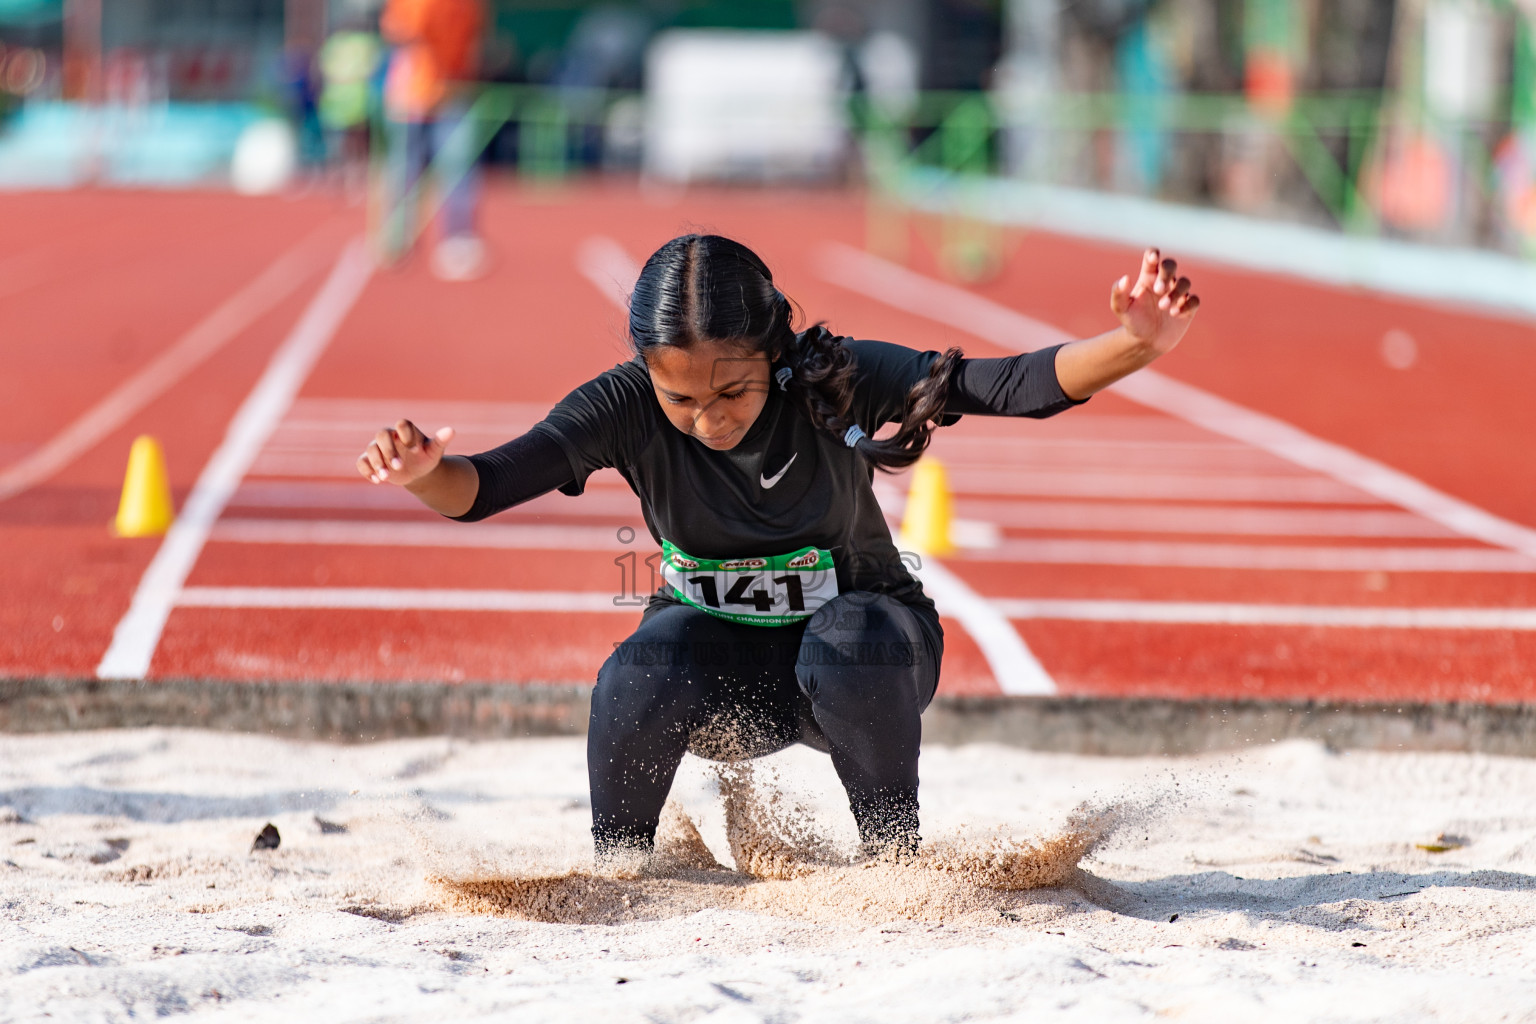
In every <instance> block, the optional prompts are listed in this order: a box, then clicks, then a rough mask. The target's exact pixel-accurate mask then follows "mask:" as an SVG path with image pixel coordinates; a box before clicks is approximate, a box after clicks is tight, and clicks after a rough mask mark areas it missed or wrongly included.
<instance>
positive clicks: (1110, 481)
mask: <svg viewBox="0 0 1536 1024" xmlns="http://www.w3.org/2000/svg"><path fill="white" fill-rule="evenodd" d="M1143 372H1145V371H1143ZM946 465H947V464H946ZM947 475H948V477H949V485H950V489H951V490H952V491H954V492H955V493H956V494H979V495H989V496H990V495H1001V494H1033V495H1039V496H1041V497H1063V498H1169V499H1174V500H1187V501H1201V500H1204V501H1269V502H1279V503H1286V504H1296V505H1376V504H1380V500H1379V499H1378V498H1377V497H1376V496H1375V495H1371V494H1366V493H1365V492H1364V491H1359V490H1355V489H1354V488H1351V487H1348V486H1346V485H1344V484H1342V483H1340V482H1339V481H1337V480H1330V479H1328V478H1327V477H1324V476H1317V475H1315V474H1312V475H1308V476H1288V477H1284V476H1259V477H1252V476H1175V475H1171V474H1164V473H1105V472H1094V471H1091V470H1090V471H1083V472H1071V471H1063V470H1041V471H1039V472H1026V471H1020V470H1019V469H1018V468H1017V467H1013V466H1009V467H999V468H998V469H996V470H978V469H976V468H974V467H971V466H966V465H964V464H962V465H959V466H954V467H950V468H949V473H948V474H947Z"/></svg>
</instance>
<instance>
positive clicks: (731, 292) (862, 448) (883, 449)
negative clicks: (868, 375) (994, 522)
mask: <svg viewBox="0 0 1536 1024" xmlns="http://www.w3.org/2000/svg"><path fill="white" fill-rule="evenodd" d="M793 321H794V310H793V307H792V306H791V305H790V301H789V299H788V298H786V297H785V295H784V293H783V292H781V291H779V289H778V288H776V287H775V286H774V283H773V274H772V272H770V271H769V269H768V267H767V265H766V264H764V263H763V261H762V260H761V259H759V258H758V255H757V254H756V253H755V252H753V251H752V250H751V249H748V248H747V247H746V246H744V245H742V244H741V243H740V242H735V241H732V240H731V239H729V238H722V237H721V236H720V235H683V236H681V237H680V238H674V239H672V241H670V242H668V243H667V244H666V245H663V246H662V247H661V248H660V249H657V250H656V252H655V253H653V254H652V255H651V258H650V259H648V260H646V261H645V267H644V268H643V269H642V270H641V271H640V279H639V280H638V281H636V282H635V290H634V294H632V295H631V296H630V299H629V340H630V344H631V345H632V346H633V347H634V350H635V352H636V353H638V354H639V355H641V356H644V355H645V354H646V353H648V352H650V351H651V350H652V349H654V348H656V347H657V346H660V345H673V346H676V347H678V348H690V347H692V346H693V345H694V344H695V343H696V342H699V341H722V342H732V343H735V344H738V345H741V346H743V347H745V348H748V349H750V350H751V351H754V352H762V353H764V354H765V355H767V356H768V358H769V360H770V361H771V362H781V363H783V364H784V365H785V366H788V367H789V368H790V369H792V370H793V371H794V375H793V376H791V377H790V378H789V381H788V387H787V391H788V393H789V396H790V398H791V399H793V400H794V401H796V402H798V403H799V404H800V406H801V408H802V409H804V410H805V413H806V415H807V416H809V417H810V419H811V422H812V423H814V424H815V425H816V427H817V428H818V429H821V430H825V431H827V432H828V433H830V434H834V435H836V436H837V437H838V438H839V439H842V438H844V437H845V436H846V435H847V432H848V428H849V427H852V426H853V425H854V422H853V418H852V416H851V415H850V413H849V410H850V407H851V406H852V404H853V370H854V366H853V353H852V352H851V351H849V350H848V348H847V346H845V345H844V344H843V339H842V338H840V337H838V336H837V335H835V334H833V333H832V332H831V331H829V330H827V329H826V328H825V327H823V326H822V325H821V324H816V325H815V326H813V327H811V328H809V329H807V330H805V331H802V332H798V333H797V332H796V331H795V329H794V323H793ZM960 357H961V352H960V350H959V349H957V348H952V349H950V350H949V351H947V352H945V353H944V354H943V355H941V356H940V357H939V358H938V359H936V360H934V362H933V365H932V366H931V367H929V370H928V376H926V377H924V378H923V379H922V380H920V381H918V382H917V383H916V384H914V385H913V386H912V388H911V390H910V391H908V392H907V401H906V407H905V411H904V414H903V416H902V419H901V425H900V427H899V428H898V429H897V431H896V433H895V434H894V435H892V436H891V437H887V438H883V439H881V440H878V441H877V440H875V439H874V438H872V437H863V438H860V439H858V440H857V441H856V442H855V444H854V448H855V449H856V450H857V451H858V452H859V454H860V455H862V456H864V458H866V459H868V460H869V462H870V463H871V464H872V465H874V466H876V467H878V468H880V469H883V470H886V471H887V472H893V471H895V470H898V469H905V468H906V467H907V466H910V465H912V463H914V462H916V461H917V460H918V457H919V456H921V455H922V454H923V452H924V450H926V449H927V447H928V442H929V441H930V440H931V439H932V437H933V428H934V426H935V424H936V422H937V420H938V418H939V417H940V416H941V415H942V414H943V412H944V403H945V401H946V400H947V399H948V397H949V381H950V377H951V376H952V375H953V373H954V371H955V368H956V367H957V366H958V365H959V363H960ZM874 426H879V424H875V425H874Z"/></svg>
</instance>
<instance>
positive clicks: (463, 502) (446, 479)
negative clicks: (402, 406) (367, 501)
mask: <svg viewBox="0 0 1536 1024" xmlns="http://www.w3.org/2000/svg"><path fill="white" fill-rule="evenodd" d="M452 440H453V428H452V427H444V428H442V429H441V430H439V431H438V432H437V434H436V435H435V436H431V435H428V434H426V433H424V432H423V431H422V430H421V428H420V427H418V426H416V424H414V423H412V422H411V421H410V420H401V421H399V422H398V423H396V424H395V425H394V426H393V427H385V428H384V429H383V430H380V431H379V432H378V433H377V434H375V435H374V436H373V440H372V441H371V442H369V444H368V450H367V451H365V452H363V454H361V455H359V456H358V457H357V471H358V472H359V473H361V474H362V475H363V476H364V477H365V478H367V479H368V480H369V481H371V482H372V483H376V484H380V483H384V482H385V481H389V482H391V483H397V484H400V485H401V486H403V487H404V488H405V489H406V490H408V491H410V492H411V493H412V494H414V495H416V497H418V498H420V499H421V503H422V504H423V505H426V506H427V507H428V508H430V509H431V510H432V511H434V512H440V513H442V514H443V515H445V516H462V515H463V514H464V513H466V512H468V511H469V510H470V508H472V507H473V506H474V504H475V496H476V495H477V494H479V493H480V474H479V472H478V471H477V470H476V469H475V467H474V465H473V464H472V463H471V462H470V461H469V460H468V459H466V458H464V457H463V456H462V455H445V454H444V450H445V449H446V448H447V447H448V442H449V441H452Z"/></svg>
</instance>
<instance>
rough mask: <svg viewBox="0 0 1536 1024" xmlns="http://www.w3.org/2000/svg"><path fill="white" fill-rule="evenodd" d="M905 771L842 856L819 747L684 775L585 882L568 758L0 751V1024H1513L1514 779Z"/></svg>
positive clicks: (1522, 842) (956, 760) (1462, 767)
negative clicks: (917, 842)
mask: <svg viewBox="0 0 1536 1024" xmlns="http://www.w3.org/2000/svg"><path fill="white" fill-rule="evenodd" d="M922 772H923V819H924V833H925V836H926V837H927V839H928V842H927V844H926V845H925V847H924V850H923V851H922V853H921V854H920V855H919V856H918V857H916V858H912V859H906V860H900V861H894V862H893V861H886V860H872V861H871V860H858V859H856V858H854V857H853V856H852V855H853V853H854V848H855V842H854V839H855V837H854V833H853V825H852V820H851V818H850V816H849V815H848V812H847V809H846V806H845V805H844V803H843V801H842V798H841V794H840V792H839V790H838V787H837V783H836V779H835V777H834V776H833V774H832V770H831V767H830V764H829V763H828V762H827V760H826V758H825V757H824V756H822V755H819V754H816V753H814V752H812V751H809V750H805V749H794V750H791V751H787V752H785V753H784V754H781V755H776V756H775V757H773V758H769V759H765V760H764V761H763V762H759V763H758V764H757V766H756V767H755V768H754V770H753V771H752V772H751V773H749V774H748V775H745V776H742V775H734V776H731V777H728V778H727V779H726V780H725V784H724V785H722V783H721V781H720V778H719V776H718V773H717V772H716V771H715V770H714V768H713V766H711V765H709V764H707V763H705V762H701V761H697V760H694V759H692V758H690V759H689V760H688V761H687V762H686V763H685V765H684V768H683V771H682V773H681V774H680V776H679V780H678V784H677V786H676V787H675V788H674V796H675V797H676V800H677V805H676V806H675V807H673V808H671V809H670V810H669V813H668V817H667V820H666V822H665V826H664V830H663V832H664V836H665V839H666V841H665V842H664V843H663V850H662V852H661V854H660V855H659V856H658V858H657V859H656V860H655V861H653V862H650V863H644V864H640V863H637V864H633V865H618V866H610V867H609V868H608V869H606V870H605V871H603V872H598V871H597V870H595V869H594V867H593V865H592V863H591V858H590V853H589V850H588V839H587V835H586V827H587V825H588V823H589V814H588V808H587V804H586V781H585V768H584V761H583V745H582V742H581V741H580V740H567V739H558V740H528V741H508V742H485V743H468V742H462V741H453V740H446V739H442V740H420V741H400V742H390V743H379V744H371V745H363V746H338V745H329V744H318V743H296V742H288V741H281V740H274V739H267V738H261V737H251V736H232V735H225V734H212V733H200V732H182V731H171V730H136V731H121V732H101V733H85V734H73V735H51V736H24V737H3V738H0V907H3V919H0V1020H34V1019H43V1018H44V1016H45V1014H47V1015H51V1016H49V1017H48V1019H51V1020H129V1019H136V1018H142V1017H147V1016H157V1015H158V1016H164V1015H175V1014H181V1013H205V1012H217V1013H218V1014H219V1015H220V1017H221V1018H225V1017H227V1018H229V1019H236V1020H269V1019H270V1020H273V1021H276V1020H283V1021H293V1020H306V1019H308V1020H327V1021H363V1020H368V1021H382V1020H400V1021H407V1020H409V1021H418V1020H426V1019H434V1020H435V1019H453V1020H480V1019H486V1020H490V1019H503V1018H513V1017H515V1019H518V1020H551V1019H560V1020H562V1021H584V1020H589V1019H590V1020H594V1021H595V1020H603V1021H608V1020H636V1021H640V1020H663V1021H671V1020H677V1021H686V1020H693V1019H695V1018H698V1017H703V1016H709V1017H712V1018H719V1019H724V1020H732V1021H737V1020H740V1021H758V1020H800V1019H811V1020H821V1019H826V1020H832V1019H838V1020H843V1019H850V1018H852V1019H869V1020H880V1021H907V1020H911V1021H931V1020H988V1019H1010V1018H1015V1017H1016V1018H1020V1019H1024V1018H1028V1019H1031V1020H1069V1019H1070V1020H1094V1021H1100V1020H1105V1021H1113V1020H1144V1019H1155V1018H1161V1017H1175V1018H1178V1019H1184V1020H1196V1021H1206V1020H1209V1021H1231V1020H1274V1021H1295V1020H1330V1021H1334V1020H1337V1021H1356V1020H1361V1021H1363V1020H1394V1021H1397V1020H1404V1021H1415V1020H1423V1021H1461V1020H1466V1021H1474V1020H1475V1021H1484V1020H1536V971H1533V970H1532V969H1531V963H1532V958H1533V957H1536V802H1533V797H1532V796H1531V794H1532V793H1536V762H1530V761H1522V760H1515V759H1504V758H1491V757H1481V756H1469V755H1456V754H1443V755H1431V754H1412V755H1406V754H1369V753H1349V754H1334V753H1330V752H1328V751H1326V750H1324V749H1323V748H1321V747H1318V746H1316V745H1312V744H1305V743H1292V744H1281V745H1276V746H1267V747H1265V748H1262V749H1256V750H1252V751H1248V752H1245V753H1243V754H1240V755H1230V756H1221V757H1205V758H1192V759H1182V760H1140V759H1110V758H1084V757H1072V756H1064V755H1046V754H1034V753H1028V752H1024V751H1018V750H1011V749H1007V748H1002V747H994V746H982V745H978V746H972V747H962V748H943V747H935V748H929V749H927V750H925V751H924V754H923V765H922ZM268 822H271V823H273V824H274V825H275V826H276V827H277V829H278V830H279V832H280V834H281V837H282V841H281V845H280V846H279V847H278V848H277V849H257V850H252V848H251V847H252V844H253V840H254V839H255V837H256V836H257V834H258V832H259V831H260V830H261V828H262V826H263V825H265V824H266V823H268ZM738 866H740V867H742V868H744V869H746V870H736V868H737V867H738Z"/></svg>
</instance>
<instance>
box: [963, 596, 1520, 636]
mask: <svg viewBox="0 0 1536 1024" xmlns="http://www.w3.org/2000/svg"><path fill="white" fill-rule="evenodd" d="M992 603H993V604H994V605H995V606H996V607H997V608H998V610H999V611H1001V612H1002V613H1003V614H1004V615H1006V616H1008V617H1009V618H1010V619H1064V620H1070V621H1075V622H1151V623H1167V624H1170V625H1215V626H1327V627H1339V628H1349V629H1492V630H1522V631H1529V630H1536V608H1361V607H1348V606H1341V607H1327V606H1323V605H1285V604H1222V603H1211V602H1199V601H1079V600H1057V599H1042V598H1014V597H998V598H993V599H992Z"/></svg>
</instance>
